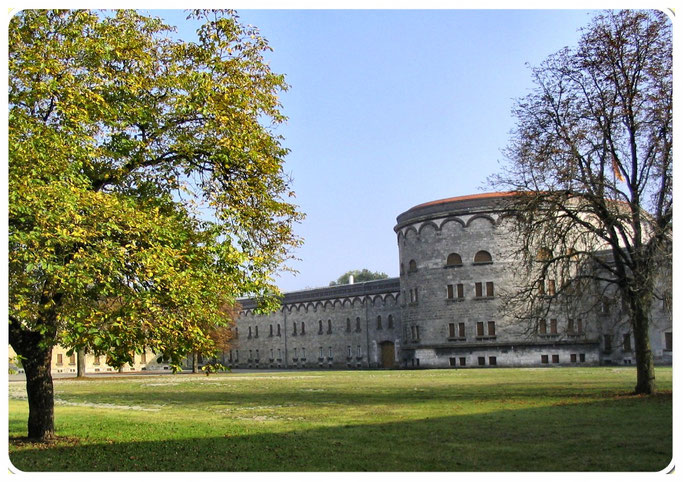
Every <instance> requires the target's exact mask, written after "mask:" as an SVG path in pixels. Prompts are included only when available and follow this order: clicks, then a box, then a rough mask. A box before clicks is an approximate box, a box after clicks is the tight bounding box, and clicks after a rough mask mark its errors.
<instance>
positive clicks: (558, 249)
mask: <svg viewBox="0 0 683 482" xmlns="http://www.w3.org/2000/svg"><path fill="white" fill-rule="evenodd" d="M671 68H672V41H671V24H670V22H669V20H668V19H667V17H666V15H664V14H663V13H661V12H654V11H643V10H638V11H635V10H623V11H616V12H614V11H607V12H604V13H602V14H600V15H597V16H596V17H595V18H594V19H593V20H592V22H591V24H590V25H589V26H588V27H587V28H585V29H583V31H582V36H581V39H580V41H579V44H578V47H577V48H576V49H573V50H570V49H568V48H565V49H563V50H561V51H560V52H558V53H557V54H555V55H553V56H551V57H549V58H548V59H547V60H546V61H545V62H544V63H542V64H541V66H540V67H538V68H534V69H533V80H534V84H535V87H534V89H533V90H532V92H531V93H530V94H529V95H528V96H526V97H524V98H522V99H520V100H519V101H518V102H517V104H516V107H515V109H514V115H515V117H516V119H517V127H516V129H515V130H514V131H513V134H512V140H511V142H510V144H509V146H508V148H507V150H506V152H505V154H506V156H505V157H506V161H507V165H506V166H505V169H504V171H505V173H504V174H500V175H498V176H495V177H494V178H493V179H492V181H493V184H494V185H495V186H496V187H497V188H503V189H505V190H509V191H512V192H517V193H518V194H517V195H516V196H512V197H510V199H511V205H510V206H509V207H510V209H511V212H514V213H516V214H515V215H516V216H517V218H516V219H517V221H518V222H517V223H516V226H517V230H518V231H517V233H518V235H519V240H520V243H519V245H520V246H521V247H522V253H521V254H522V255H523V256H524V257H525V260H526V261H527V262H526V263H525V266H526V267H527V272H526V277H527V279H528V280H531V281H530V283H528V284H527V285H526V287H525V288H524V289H521V290H519V292H518V293H517V295H518V296H517V299H518V300H519V299H521V298H523V297H526V300H527V302H528V303H526V307H527V310H526V315H527V317H528V318H527V319H529V320H530V319H533V318H534V316H536V315H538V313H539V310H540V309H543V307H542V306H540V304H543V303H540V304H539V303H534V302H532V299H535V300H536V301H538V299H539V298H541V297H533V296H530V294H531V293H534V292H538V288H540V287H541V284H542V283H544V282H545V281H546V280H549V279H551V278H552V279H558V280H564V281H563V286H561V287H559V288H561V289H558V291H557V296H554V297H552V299H551V301H554V300H557V299H559V298H560V297H562V296H564V295H571V294H572V293H574V294H575V293H577V287H579V285H581V284H582V286H581V287H580V288H581V289H583V290H585V289H586V288H587V286H588V284H587V283H592V284H591V285H590V286H592V287H593V288H595V287H601V288H600V289H602V290H603V291H604V292H605V293H607V292H608V291H609V290H610V289H611V290H613V291H616V292H618V293H619V294H620V296H621V299H622V300H623V305H624V311H625V313H626V314H627V316H628V319H629V322H630V324H631V327H632V330H633V335H634V342H635V355H636V364H637V384H636V388H635V391H636V393H654V391H655V375H654V366H653V357H652V352H651V349H650V340H649V334H648V329H649V326H650V308H651V306H652V302H653V300H654V299H655V298H656V297H657V296H659V294H658V292H657V289H656V288H657V284H658V276H660V275H661V271H662V270H661V268H662V267H665V266H671V241H672V217H673V193H672V147H673V138H672V70H671ZM665 284H666V283H665ZM669 289H670V285H669ZM546 294H547V293H546ZM567 298H571V296H568V297H567V296H565V299H567ZM542 299H545V300H547V299H548V298H547V297H543V298H542ZM545 308H546V309H547V306H546V307H545Z"/></svg>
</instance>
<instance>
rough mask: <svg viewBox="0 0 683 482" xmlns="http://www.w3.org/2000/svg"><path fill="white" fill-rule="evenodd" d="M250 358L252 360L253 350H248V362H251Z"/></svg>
mask: <svg viewBox="0 0 683 482" xmlns="http://www.w3.org/2000/svg"><path fill="white" fill-rule="evenodd" d="M294 351H295V352H296V349H294ZM252 358H254V352H253V350H249V361H251V360H252Z"/></svg>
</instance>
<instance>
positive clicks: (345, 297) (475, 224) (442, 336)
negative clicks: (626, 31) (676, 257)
mask: <svg viewBox="0 0 683 482" xmlns="http://www.w3.org/2000/svg"><path fill="white" fill-rule="evenodd" d="M505 196H506V194H502V193H489V194H479V195H473V196H462V197H455V198H450V199H444V200H439V201H433V202H428V203H425V204H421V205H419V206H415V207H413V208H412V209H409V210H408V211H406V212H404V213H403V214H400V215H399V216H398V218H397V224H396V226H395V227H394V231H395V232H396V236H397V242H398V249H399V253H398V254H399V260H398V261H399V266H400V276H399V278H392V279H385V280H379V281H370V282H365V283H358V284H350V285H341V286H333V287H327V288H319V289H311V290H305V291H297V292H290V293H285V295H284V298H283V300H282V307H281V309H280V310H279V311H276V312H274V313H271V314H267V315H261V314H256V313H255V311H254V309H255V308H256V303H255V302H254V300H240V303H241V305H242V312H241V316H240V317H239V319H238V320H237V325H236V331H235V333H234V336H235V340H234V347H233V349H232V350H230V351H229V352H228V353H225V354H224V357H223V358H224V359H223V362H224V363H225V364H226V365H228V366H230V367H234V368H417V367H422V368H447V367H463V368H464V367H483V366H487V367H488V366H552V365H598V364H619V365H623V364H625V365H629V364H633V363H635V354H634V352H633V350H634V343H633V338H632V334H631V333H630V331H629V330H630V327H629V324H628V320H627V319H626V318H625V317H624V316H623V314H622V313H621V311H620V310H618V309H616V305H617V304H618V303H616V301H615V300H611V301H608V300H605V301H604V302H603V303H601V304H600V305H599V307H598V306H596V308H595V309H591V310H588V311H586V310H581V312H580V313H579V312H577V313H576V314H571V313H569V315H568V316H564V317H562V316H557V317H552V318H548V319H547V320H542V321H541V322H540V324H539V327H538V329H537V330H536V331H535V332H534V333H533V334H529V333H526V334H523V333H521V331H520V330H519V324H515V323H513V322H512V320H511V319H510V317H508V316H506V314H505V313H504V312H503V311H502V310H501V308H502V300H501V297H500V296H499V292H500V291H501V288H505V287H506V285H508V284H509V283H510V279H511V274H510V273H511V272H513V271H514V264H515V263H517V262H519V261H518V260H516V259H515V258H514V257H511V255H510V254H509V253H510V252H511V250H510V249H509V248H510V243H511V238H512V237H511V236H510V232H509V227H506V224H505V222H504V219H503V212H502V210H501V209H500V207H498V206H499V202H500V201H501V200H502V198H504V197H505ZM554 283H555V281H554V280H548V286H547V288H546V289H547V290H548V292H549V294H552V293H553V292H554V290H555V285H554ZM669 289H670V288H669ZM551 316H552V315H551ZM652 320H653V322H652V326H651V330H650V340H651V344H652V349H653V353H654V356H655V361H656V363H662V364H670V363H671V360H672V317H671V310H670V306H666V305H665V303H662V302H655V303H653V309H652Z"/></svg>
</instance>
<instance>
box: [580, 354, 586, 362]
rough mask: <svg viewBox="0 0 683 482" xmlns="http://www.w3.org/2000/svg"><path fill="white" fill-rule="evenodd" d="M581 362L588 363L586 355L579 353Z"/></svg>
mask: <svg viewBox="0 0 683 482" xmlns="http://www.w3.org/2000/svg"><path fill="white" fill-rule="evenodd" d="M579 361H580V362H585V361H586V354H585V353H579Z"/></svg>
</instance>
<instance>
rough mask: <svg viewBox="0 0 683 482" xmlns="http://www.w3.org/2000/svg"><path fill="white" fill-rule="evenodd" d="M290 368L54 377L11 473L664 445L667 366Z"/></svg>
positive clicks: (20, 408) (375, 467) (21, 397)
mask: <svg viewBox="0 0 683 482" xmlns="http://www.w3.org/2000/svg"><path fill="white" fill-rule="evenodd" d="M635 380H636V373H635V368H631V367H623V368H622V367H618V368H611V367H587V368H527V369H505V368H499V369H468V370H420V371H329V372H323V371H309V372H305V371H292V372H275V373H273V372H268V373H234V374H220V375H212V376H210V377H206V376H204V375H160V376H134V377H131V376H129V377H125V376H113V377H91V378H88V379H85V380H75V379H59V380H55V391H56V398H57V402H56V405H55V420H56V428H57V433H58V435H59V436H60V438H59V439H58V440H57V441H56V442H54V443H51V444H33V443H27V442H26V441H25V440H24V439H23V438H22V437H24V436H25V435H26V420H27V416H28V406H27V402H26V398H25V397H26V392H25V388H24V384H23V383H10V387H9V393H10V400H9V432H10V433H9V436H10V445H9V449H10V460H11V461H12V463H13V464H14V465H15V467H16V468H18V469H20V470H23V471H112V470H119V471H145V470H149V471H297V470H301V471H404V472H412V471H659V470H662V469H664V468H665V467H666V466H667V464H668V463H669V461H670V460H671V457H672V451H671V450H672V449H671V439H672V404H671V368H663V367H659V368H657V383H658V389H659V390H660V393H659V395H657V396H656V397H640V396H633V395H630V394H629V393H630V391H632V389H633V387H634V386H635Z"/></svg>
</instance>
